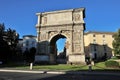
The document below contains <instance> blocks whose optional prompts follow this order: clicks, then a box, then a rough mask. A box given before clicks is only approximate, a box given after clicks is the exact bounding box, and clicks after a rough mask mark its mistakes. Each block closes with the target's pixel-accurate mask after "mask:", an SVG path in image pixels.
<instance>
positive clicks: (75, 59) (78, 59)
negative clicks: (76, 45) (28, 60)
mask: <svg viewBox="0 0 120 80" xmlns="http://www.w3.org/2000/svg"><path fill="white" fill-rule="evenodd" d="M67 63H68V64H71V65H72V64H84V65H85V64H86V62H85V55H80V54H71V55H69V57H68V62H67Z"/></svg>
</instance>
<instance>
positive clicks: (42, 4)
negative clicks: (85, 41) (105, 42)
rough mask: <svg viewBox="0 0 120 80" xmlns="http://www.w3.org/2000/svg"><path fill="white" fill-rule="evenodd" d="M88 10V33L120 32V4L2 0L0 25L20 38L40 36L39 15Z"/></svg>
mask: <svg viewBox="0 0 120 80" xmlns="http://www.w3.org/2000/svg"><path fill="white" fill-rule="evenodd" d="M80 7H84V8H85V9H86V11H85V15H86V18H85V23H86V30H85V31H109V32H115V31H117V29H118V28H120V0H0V23H4V24H5V26H6V28H12V29H15V30H16V31H17V32H18V33H19V34H20V37H22V36H23V35H28V34H32V35H36V28H35V25H36V23H37V16H36V13H37V12H47V11H54V10H64V9H72V8H80Z"/></svg>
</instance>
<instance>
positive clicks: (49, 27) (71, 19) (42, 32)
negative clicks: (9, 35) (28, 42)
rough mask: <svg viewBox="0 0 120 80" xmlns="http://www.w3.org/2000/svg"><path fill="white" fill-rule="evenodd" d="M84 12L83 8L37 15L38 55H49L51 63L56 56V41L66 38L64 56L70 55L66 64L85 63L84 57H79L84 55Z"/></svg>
mask: <svg viewBox="0 0 120 80" xmlns="http://www.w3.org/2000/svg"><path fill="white" fill-rule="evenodd" d="M84 11H85V9H84V8H79V9H69V10H60V11H52V12H44V13H37V16H38V22H37V24H36V29H37V35H38V36H37V40H38V49H37V52H38V54H45V55H49V56H50V62H51V61H52V62H51V63H53V62H54V61H55V59H53V58H55V57H56V54H57V49H56V41H57V40H58V39H60V38H66V56H68V57H69V56H70V55H71V54H72V56H70V57H69V59H68V62H69V61H70V62H72V61H73V62H75V61H77V62H83V61H85V60H84V57H82V58H81V57H80V56H81V54H82V55H84V43H83V42H84V41H83V40H84V39H83V32H84V27H85V26H84V24H85V23H84V16H85V15H84ZM51 54H52V55H51ZM76 54H77V55H78V56H76ZM74 58H76V59H74ZM80 58H81V59H80Z"/></svg>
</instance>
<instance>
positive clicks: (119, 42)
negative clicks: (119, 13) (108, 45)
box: [112, 29, 120, 55]
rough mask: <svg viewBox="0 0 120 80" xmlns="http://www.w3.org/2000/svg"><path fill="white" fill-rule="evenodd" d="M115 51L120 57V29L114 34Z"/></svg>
mask: <svg viewBox="0 0 120 80" xmlns="http://www.w3.org/2000/svg"><path fill="white" fill-rule="evenodd" d="M113 37H114V41H113V43H112V45H113V51H114V54H115V55H120V29H118V31H117V32H116V33H115V34H114V36H113Z"/></svg>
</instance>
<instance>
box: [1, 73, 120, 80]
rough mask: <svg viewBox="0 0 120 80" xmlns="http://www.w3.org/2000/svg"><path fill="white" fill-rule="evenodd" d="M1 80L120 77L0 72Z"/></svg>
mask: <svg viewBox="0 0 120 80" xmlns="http://www.w3.org/2000/svg"><path fill="white" fill-rule="evenodd" d="M0 80H120V75H107V74H103V75H102V74H41V73H16V72H0Z"/></svg>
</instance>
